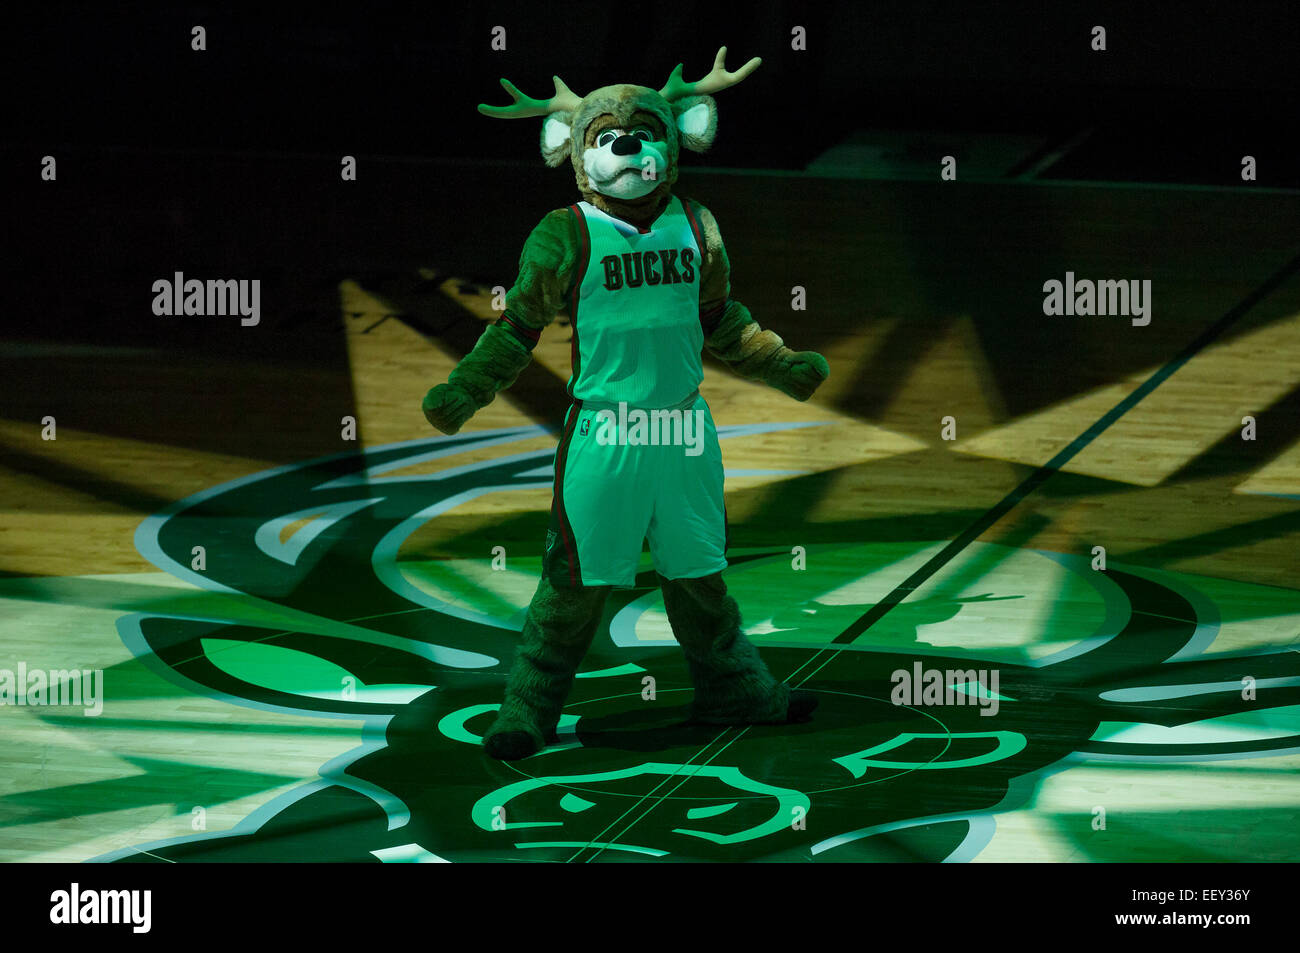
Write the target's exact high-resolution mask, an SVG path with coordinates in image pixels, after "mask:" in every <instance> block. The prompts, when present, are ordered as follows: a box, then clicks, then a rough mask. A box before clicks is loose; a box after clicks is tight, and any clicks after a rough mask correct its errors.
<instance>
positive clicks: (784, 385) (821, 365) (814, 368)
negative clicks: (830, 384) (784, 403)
mask: <svg viewBox="0 0 1300 953" xmlns="http://www.w3.org/2000/svg"><path fill="white" fill-rule="evenodd" d="M830 376H831V368H830V365H829V364H827V363H826V358H824V357H822V356H821V355H820V354H818V353H817V352H816V351H794V352H792V353H790V354H789V355H788V356H787V357H786V359H785V360H784V361H782V362H781V363H780V364H778V365H777V367H776V368H775V369H774V370H773V372H772V375H771V377H770V378H769V380H768V383H769V384H771V385H772V386H773V387H775V388H776V389H777V390H779V391H781V392H782V393H784V394H789V395H790V396H791V397H793V398H794V399H795V400H807V399H808V398H809V397H811V396H812V395H813V391H815V390H816V389H817V388H818V387H819V386H821V383H822V381H824V380H826V378H828V377H830Z"/></svg>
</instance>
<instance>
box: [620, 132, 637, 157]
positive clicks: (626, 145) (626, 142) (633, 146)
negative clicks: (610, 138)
mask: <svg viewBox="0 0 1300 953" xmlns="http://www.w3.org/2000/svg"><path fill="white" fill-rule="evenodd" d="M640 151H641V140H640V139H638V138H637V137H636V136H619V137H618V138H617V139H615V140H614V147H613V152H614V155H616V156H634V155H636V154H637V153H638V152H640Z"/></svg>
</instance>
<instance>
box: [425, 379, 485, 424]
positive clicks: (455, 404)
mask: <svg viewBox="0 0 1300 953" xmlns="http://www.w3.org/2000/svg"><path fill="white" fill-rule="evenodd" d="M421 407H422V409H423V410H424V419H425V420H427V421H429V423H431V424H433V425H434V426H435V427H437V428H438V429H439V430H441V431H442V432H443V433H446V434H453V433H455V432H456V431H458V430H460V428H461V427H462V426H464V424H465V421H467V420H469V419H470V417H472V416H474V411H476V410H478V406H477V405H476V404H475V403H474V399H473V398H472V397H470V396H469V394H468V393H467V392H466V391H465V389H464V388H461V387H457V386H456V385H455V384H439V385H438V386H437V387H435V388H433V389H432V390H431V391H429V393H427V394H425V395H424V402H423V403H422V404H421Z"/></svg>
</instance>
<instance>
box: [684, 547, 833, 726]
mask: <svg viewBox="0 0 1300 953" xmlns="http://www.w3.org/2000/svg"><path fill="white" fill-rule="evenodd" d="M659 580H660V588H661V589H662V590H663V594H664V608H665V609H666V610H667V613H668V622H669V624H670V625H671V626H672V628H673V634H674V635H675V636H676V637H677V642H678V644H679V645H681V647H682V651H683V652H684V653H685V655H686V662H687V665H688V666H689V667H690V672H691V681H692V682H693V683H694V685H695V700H694V702H693V703H692V704H691V720H692V721H694V722H703V723H706V724H714V725H752V724H782V723H785V722H790V721H797V720H799V719H801V718H803V717H805V716H807V715H808V714H809V713H810V712H811V711H812V710H813V709H814V708H816V707H817V698H816V696H815V695H813V694H812V693H811V692H804V691H791V690H790V688H789V686H787V685H785V684H784V683H782V682H778V681H777V680H776V679H775V678H774V677H773V676H772V673H771V672H769V671H768V669H767V666H766V665H765V664H763V660H762V658H760V657H759V654H758V649H757V648H755V647H754V644H753V643H752V642H750V641H749V639H747V638H745V635H744V633H743V632H741V631H740V607H739V606H737V605H736V600H735V599H733V598H732V597H731V596H730V595H728V594H727V586H726V584H725V583H724V582H723V581H722V574H721V573H713V574H712V575H709V576H702V577H700V578H698V579H665V578H664V577H663V576H660V577H659Z"/></svg>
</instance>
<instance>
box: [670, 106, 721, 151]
mask: <svg viewBox="0 0 1300 953" xmlns="http://www.w3.org/2000/svg"><path fill="white" fill-rule="evenodd" d="M673 113H674V114H675V116H676V118H677V131H678V132H679V133H680V134H681V142H682V148H683V149H690V150H691V151H692V152H706V151H708V148H709V146H711V145H713V137H714V136H716V135H717V134H718V104H717V103H716V102H715V101H714V99H713V97H712V96H687V97H686V98H685V99H679V100H678V101H677V102H675V103H673Z"/></svg>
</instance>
